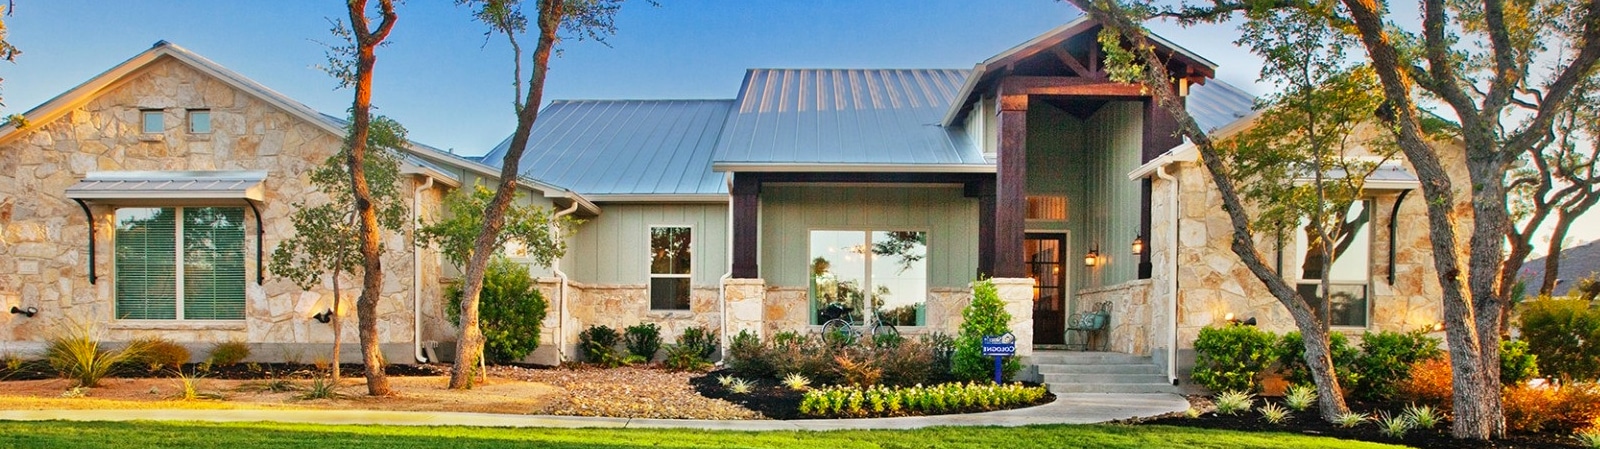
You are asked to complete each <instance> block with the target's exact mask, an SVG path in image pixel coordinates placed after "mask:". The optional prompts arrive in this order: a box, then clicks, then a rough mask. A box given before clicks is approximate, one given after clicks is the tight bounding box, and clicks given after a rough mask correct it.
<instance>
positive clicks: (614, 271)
mask: <svg viewBox="0 0 1600 449" xmlns="http://www.w3.org/2000/svg"><path fill="white" fill-rule="evenodd" d="M600 208H601V213H600V216H598V217H594V218H590V219H588V220H587V221H586V222H584V223H583V224H582V225H580V226H578V230H577V232H576V233H574V234H573V235H572V237H571V238H570V239H568V240H567V256H566V257H565V258H562V259H561V269H562V271H565V272H566V273H567V275H568V276H570V277H571V279H572V280H574V281H578V282H583V283H589V284H606V285H644V284H646V283H648V282H650V277H649V276H650V275H649V268H650V227H651V226H685V225H686V226H689V227H690V228H693V234H692V235H691V236H690V245H691V248H692V249H691V254H692V256H691V257H692V260H691V263H692V264H693V266H692V268H691V271H690V273H691V274H692V276H691V281H690V282H691V283H692V284H693V285H697V286H716V285H717V279H718V278H721V277H722V275H723V274H726V273H727V272H728V231H727V230H728V205H727V204H721V203H709V204H707V203H690V204H685V203H672V204H604V205H601V206H600Z"/></svg>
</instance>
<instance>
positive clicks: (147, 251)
mask: <svg viewBox="0 0 1600 449" xmlns="http://www.w3.org/2000/svg"><path fill="white" fill-rule="evenodd" d="M115 250H116V254H115V259H116V260H115V262H116V270H117V272H116V298H117V300H116V316H117V319H124V320H176V319H184V320H242V319H244V290H245V273H244V261H245V254H244V208H240V207H188V208H178V207H163V208H122V209H117V217H116V249H115ZM180 317H181V318H180Z"/></svg>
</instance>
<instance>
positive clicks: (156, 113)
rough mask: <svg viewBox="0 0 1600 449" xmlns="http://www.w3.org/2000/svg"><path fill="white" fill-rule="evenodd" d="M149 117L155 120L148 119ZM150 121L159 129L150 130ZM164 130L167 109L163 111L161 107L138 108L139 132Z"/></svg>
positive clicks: (165, 128)
mask: <svg viewBox="0 0 1600 449" xmlns="http://www.w3.org/2000/svg"><path fill="white" fill-rule="evenodd" d="M151 117H155V120H154V121H152V120H150V118H151ZM151 123H154V124H155V125H157V128H160V129H158V130H156V131H151V130H150V125H151ZM166 131H167V111H164V110H161V109H140V110H139V132H141V133H144V134H161V133H164V132H166Z"/></svg>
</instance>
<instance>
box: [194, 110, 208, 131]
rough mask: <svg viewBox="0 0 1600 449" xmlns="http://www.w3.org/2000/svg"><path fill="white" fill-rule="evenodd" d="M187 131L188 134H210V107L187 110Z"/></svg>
mask: <svg viewBox="0 0 1600 449" xmlns="http://www.w3.org/2000/svg"><path fill="white" fill-rule="evenodd" d="M189 133H190V134H211V110H210V109H190V110H189Z"/></svg>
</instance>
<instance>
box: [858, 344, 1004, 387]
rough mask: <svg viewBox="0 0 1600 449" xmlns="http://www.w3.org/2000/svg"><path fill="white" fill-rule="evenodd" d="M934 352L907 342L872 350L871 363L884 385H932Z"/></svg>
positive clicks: (991, 368)
mask: <svg viewBox="0 0 1600 449" xmlns="http://www.w3.org/2000/svg"><path fill="white" fill-rule="evenodd" d="M934 351H935V349H934V348H933V347H931V346H928V345H926V344H923V343H922V342H917V341H909V340H908V341H903V342H901V343H900V344H899V345H896V346H891V347H876V348H872V354H871V357H872V361H873V363H874V364H876V365H877V366H878V368H879V369H882V370H883V380H882V381H883V384H884V385H896V386H902V387H905V386H911V385H917V384H926V383H932V381H933V380H934V378H933V374H934V370H935V368H934V367H935V365H934V357H935V356H934ZM992 363H993V362H991V366H990V370H991V371H990V372H991V373H992V372H993V371H992V370H993V365H992Z"/></svg>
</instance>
